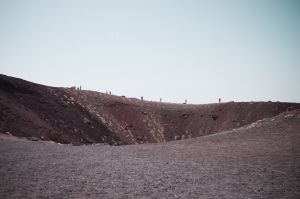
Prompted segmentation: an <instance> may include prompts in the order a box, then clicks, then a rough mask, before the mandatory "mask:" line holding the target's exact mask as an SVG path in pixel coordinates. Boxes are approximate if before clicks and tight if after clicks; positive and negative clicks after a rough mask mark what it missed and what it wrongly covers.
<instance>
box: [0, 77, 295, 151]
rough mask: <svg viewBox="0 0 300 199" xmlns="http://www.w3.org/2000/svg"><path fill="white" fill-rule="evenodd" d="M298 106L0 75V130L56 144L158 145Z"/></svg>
mask: <svg viewBox="0 0 300 199" xmlns="http://www.w3.org/2000/svg"><path fill="white" fill-rule="evenodd" d="M299 108H300V104H296V103H281V102H227V103H220V104H206V105H191V104H174V103H160V102H149V101H143V100H138V99H134V98H126V97H125V96H123V97H121V96H115V95H109V94H104V93H100V92H95V91H86V90H78V89H76V88H57V87H49V86H44V85H40V84H35V83H32V82H28V81H25V80H22V79H18V78H13V77H9V76H5V75H0V110H1V112H0V133H6V132H9V133H10V134H12V135H14V136H18V137H27V138H30V139H34V140H37V139H41V140H52V141H55V142H59V143H64V144H67V143H72V144H76V145H78V144H89V143H108V144H111V145H123V144H137V143H138V144H140V143H160V142H167V141H172V140H179V139H185V138H194V137H199V136H204V135H208V134H213V133H216V132H221V131H225V130H231V129H235V128H239V127H241V126H244V125H247V124H251V123H253V122H255V121H257V120H261V119H263V118H267V117H273V116H276V115H278V114H280V113H282V112H285V111H287V110H293V109H299Z"/></svg>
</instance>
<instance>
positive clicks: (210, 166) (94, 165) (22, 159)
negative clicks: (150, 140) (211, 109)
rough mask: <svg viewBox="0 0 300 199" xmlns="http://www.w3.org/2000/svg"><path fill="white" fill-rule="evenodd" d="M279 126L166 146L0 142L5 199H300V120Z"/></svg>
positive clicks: (288, 118) (267, 124) (290, 118)
mask: <svg viewBox="0 0 300 199" xmlns="http://www.w3.org/2000/svg"><path fill="white" fill-rule="evenodd" d="M272 120H273V121H272ZM272 120H271V119H269V120H267V121H264V122H259V123H256V124H255V125H252V126H250V127H248V128H243V129H240V130H236V131H231V132H227V133H224V134H218V135H213V136H206V137H202V138H196V139H187V140H182V141H175V142H169V143H164V144H144V145H129V146H119V147H113V146H104V145H97V146H91V145H90V146H71V145H58V144H54V143H49V142H31V141H21V140H14V139H0V198H300V148H299V146H300V114H299V112H298V113H297V114H290V115H285V116H281V117H277V118H276V119H272Z"/></svg>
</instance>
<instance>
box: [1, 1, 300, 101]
mask: <svg viewBox="0 0 300 199" xmlns="http://www.w3.org/2000/svg"><path fill="white" fill-rule="evenodd" d="M0 73H1V74H5V75H10V76H15V77H20V78H22V79H26V80H29V81H33V82H36V83H41V84H45V85H49V86H62V87H68V86H79V85H81V86H82V88H83V89H87V90H95V91H100V92H105V91H111V92H112V93H113V94H116V95H126V96H128V97H136V98H139V97H140V96H144V99H146V100H153V101H155V100H157V101H158V100H159V98H162V99H163V101H168V102H180V103H182V102H183V101H184V100H185V99H187V100H188V103H196V104H201V103H214V102H217V101H218V98H219V97H220V98H222V100H223V101H268V100H271V101H288V102H300V78H299V77H300V1H297V0H294V1H290V0H227V1H226V0H219V1H214V0H207V1H201V0H181V1H179V0H178V1H176V0H135V1H133V0H119V1H117V0H107V1H101V0H94V1H92V0H19V1H16V0H0Z"/></svg>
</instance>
